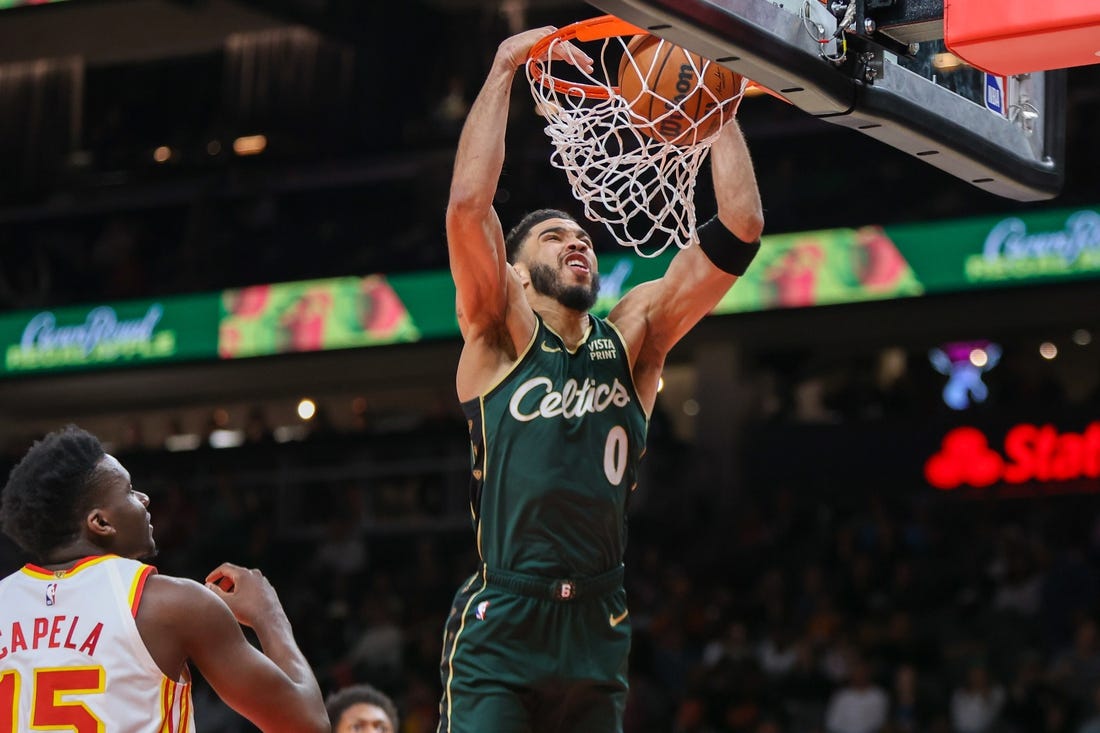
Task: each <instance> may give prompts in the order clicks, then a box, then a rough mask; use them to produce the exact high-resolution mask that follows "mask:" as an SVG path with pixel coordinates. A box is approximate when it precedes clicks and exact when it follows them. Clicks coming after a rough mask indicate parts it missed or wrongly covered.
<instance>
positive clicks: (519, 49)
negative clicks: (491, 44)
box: [497, 25, 594, 73]
mask: <svg viewBox="0 0 1100 733" xmlns="http://www.w3.org/2000/svg"><path fill="white" fill-rule="evenodd" d="M556 30H557V28H556V27H554V26H552V25H547V26H543V27H541V28H532V29H531V30H529V31H524V32H523V33H518V34H516V35H514V36H512V37H510V38H506V39H505V40H504V41H503V42H502V43H501V44H500V47H499V49H498V50H497V57H498V58H503V59H506V60H507V61H508V63H510V64H511V65H512V68H516V69H518V68H519V67H521V66H523V65H524V64H525V63H527V57H528V56H529V55H530V53H531V49H532V48H534V47H535V46H536V45H537V44H538V43H539V41H542V40H543V39H544V38H546V37H547V36H549V35H550V34H551V33H553V32H554V31H556ZM548 51H549V52H550V55H551V57H552V58H554V59H557V60H559V61H565V62H567V63H570V64H573V65H574V66H576V67H577V68H578V69H581V70H582V71H586V72H589V73H591V71H592V69H593V68H594V67H593V61H592V57H591V56H589V55H588V54H586V53H585V52H584V51H582V50H580V49H579V48H577V47H576V46H575V45H573V44H572V43H569V42H568V41H563V42H558V43H552V44H550V47H549V48H548Z"/></svg>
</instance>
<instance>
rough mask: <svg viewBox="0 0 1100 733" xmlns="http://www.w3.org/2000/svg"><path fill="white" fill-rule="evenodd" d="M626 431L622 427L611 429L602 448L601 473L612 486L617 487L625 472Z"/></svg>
mask: <svg viewBox="0 0 1100 733" xmlns="http://www.w3.org/2000/svg"><path fill="white" fill-rule="evenodd" d="M626 444H627V440H626V430H625V429H624V428H623V426H622V425H616V426H615V427H613V428H611V432H609V433H608V434H607V444H606V445H605V446H604V448H603V472H604V475H605V476H607V481H608V483H610V484H611V485H612V486H618V485H619V484H620V483H621V482H622V480H623V473H624V472H625V471H626V454H627V450H626Z"/></svg>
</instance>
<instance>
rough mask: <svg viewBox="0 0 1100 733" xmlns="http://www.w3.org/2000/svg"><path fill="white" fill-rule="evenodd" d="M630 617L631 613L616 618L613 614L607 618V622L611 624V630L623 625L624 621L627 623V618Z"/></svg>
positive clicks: (623, 613)
mask: <svg viewBox="0 0 1100 733" xmlns="http://www.w3.org/2000/svg"><path fill="white" fill-rule="evenodd" d="M629 615H630V611H623V612H622V614H620V615H618V616H616V615H615V614H611V615H610V616H608V617H607V622H608V623H609V624H611V628H615V627H616V626H618V625H619V624H621V623H622V622H623V621H625V620H626V617H627V616H629Z"/></svg>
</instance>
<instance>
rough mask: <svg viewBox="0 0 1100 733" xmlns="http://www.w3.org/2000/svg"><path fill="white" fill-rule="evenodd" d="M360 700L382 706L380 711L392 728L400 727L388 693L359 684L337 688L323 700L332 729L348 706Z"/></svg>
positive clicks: (394, 707)
mask: <svg viewBox="0 0 1100 733" xmlns="http://www.w3.org/2000/svg"><path fill="white" fill-rule="evenodd" d="M361 702H362V703H366V704H367V705H377V706H378V707H380V708H382V711H383V712H384V713H386V717H387V718H389V719H390V724H391V725H392V726H393V729H394V730H395V731H396V730H398V729H399V728H400V726H399V723H400V721H399V720H398V718H397V706H396V705H394V704H393V700H391V699H390V697H389V695H387V694H386V693H384V692H382V691H381V690H379V689H378V688H376V687H373V686H371V685H368V684H361V685H351V686H349V687H345V688H344V689H342V690H338V691H337V692H334V693H332V694H331V695H329V696H328V698H327V699H326V700H325V710H327V711H328V722H329V724H330V725H331V726H332V729H333V730H336V724H337V723H339V722H340V716H342V715H343V714H344V713H345V712H347V709H348V708H350V707H351V706H352V705H357V704H359V703H361Z"/></svg>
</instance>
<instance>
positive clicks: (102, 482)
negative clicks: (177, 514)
mask: <svg viewBox="0 0 1100 733" xmlns="http://www.w3.org/2000/svg"><path fill="white" fill-rule="evenodd" d="M148 506H149V497H148V496H146V495H145V494H143V493H141V492H140V491H135V490H134V487H133V485H132V484H131V483H130V472H129V471H127V470H126V469H125V468H123V466H122V464H121V463H119V462H118V460H117V459H116V458H115V457H114V456H111V455H109V454H108V453H107V452H106V451H105V450H104V449H103V446H102V444H100V442H99V439H98V438H96V437H95V436H94V435H92V434H91V433H89V432H88V431H86V430H82V429H81V428H78V427H76V426H74V425H69V426H67V427H65V428H63V429H61V430H58V431H56V432H53V433H50V434H49V435H47V436H46V437H44V438H43V439H42V440H39V441H37V442H35V443H34V445H32V446H31V448H30V449H29V450H28V451H27V453H26V454H25V455H24V456H23V458H22V459H21V460H20V461H19V463H18V464H16V466H15V468H13V469H12V472H11V475H10V476H9V477H8V482H7V484H6V485H5V486H4V489H3V493H2V494H0V527H2V528H3V530H4V533H5V534H7V535H8V536H9V537H11V538H12V539H13V540H15V542H16V543H18V544H19V546H20V547H22V548H23V549H24V550H25V551H26V552H27V553H28V554H29V555H30V556H31V557H32V559H33V560H34V561H36V562H40V563H50V562H64V561H67V560H71V559H74V558H78V557H86V556H90V555H104V554H115V555H120V556H122V557H129V558H133V559H141V558H148V557H152V556H153V555H155V554H156V543H155V542H154V540H153V526H152V525H151V524H150V523H149V511H148Z"/></svg>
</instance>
